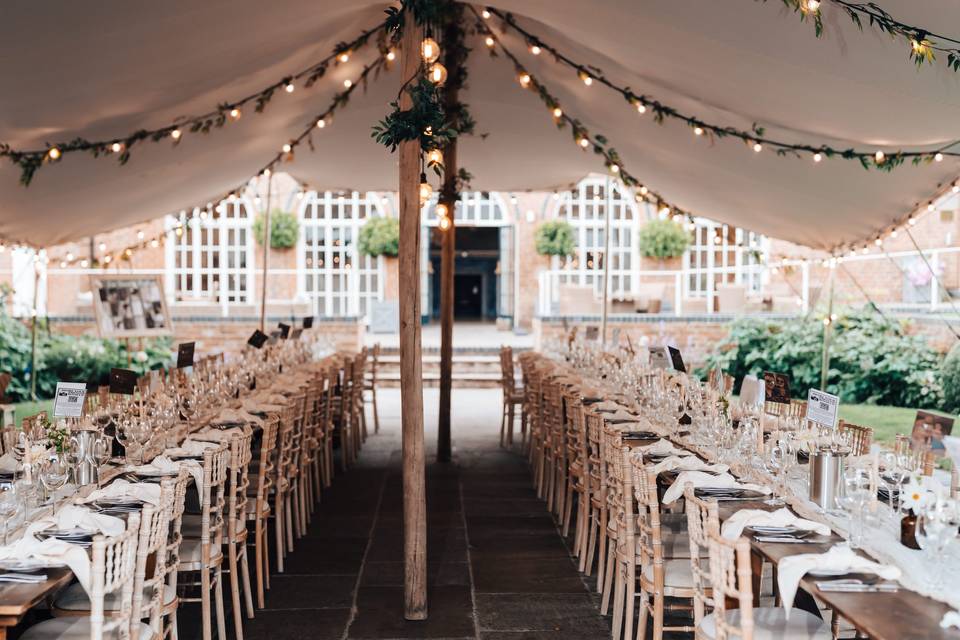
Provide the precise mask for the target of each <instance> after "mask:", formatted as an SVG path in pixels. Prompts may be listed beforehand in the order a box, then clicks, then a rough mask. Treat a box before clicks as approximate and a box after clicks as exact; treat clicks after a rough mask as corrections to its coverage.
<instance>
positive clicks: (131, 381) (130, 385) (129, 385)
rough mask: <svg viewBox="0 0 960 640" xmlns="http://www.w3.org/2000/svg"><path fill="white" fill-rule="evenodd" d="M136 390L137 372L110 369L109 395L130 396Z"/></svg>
mask: <svg viewBox="0 0 960 640" xmlns="http://www.w3.org/2000/svg"><path fill="white" fill-rule="evenodd" d="M136 388H137V372H136V371H131V370H130V369H110V393H121V394H123V395H125V396H132V395H133V392H134V390H135V389H136Z"/></svg>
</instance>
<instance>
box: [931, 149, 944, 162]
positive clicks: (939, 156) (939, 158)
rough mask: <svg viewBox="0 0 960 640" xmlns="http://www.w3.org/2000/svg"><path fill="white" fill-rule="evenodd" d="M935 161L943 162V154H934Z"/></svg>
mask: <svg viewBox="0 0 960 640" xmlns="http://www.w3.org/2000/svg"><path fill="white" fill-rule="evenodd" d="M933 159H934V160H935V161H937V162H943V154H942V153H940V152H939V151H937V153H935V154H934V156H933Z"/></svg>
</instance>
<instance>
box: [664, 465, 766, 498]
mask: <svg viewBox="0 0 960 640" xmlns="http://www.w3.org/2000/svg"><path fill="white" fill-rule="evenodd" d="M687 484H692V485H693V486H694V487H697V488H701V487H713V488H722V489H749V490H751V491H759V492H761V493H770V489H768V488H767V487H763V486H760V485H758V484H741V483H739V482H737V479H736V478H734V477H733V476H732V475H730V474H729V473H722V474H720V475H718V476H715V475H713V474H712V473H706V472H704V471H683V472H681V473H680V475H678V476H677V479H676V480H674V482H673V484H672V485H670V488H669V489H667V490H666V492H665V493H664V494H663V504H671V503H673V502H674V501H676V499H677V498H680V497H681V496H683V489H684V487H685V486H686V485H687Z"/></svg>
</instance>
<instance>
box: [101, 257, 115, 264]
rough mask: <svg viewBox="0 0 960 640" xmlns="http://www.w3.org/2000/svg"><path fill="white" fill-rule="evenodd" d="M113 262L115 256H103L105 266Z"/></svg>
mask: <svg viewBox="0 0 960 640" xmlns="http://www.w3.org/2000/svg"><path fill="white" fill-rule="evenodd" d="M111 260H113V256H103V264H110V261H111Z"/></svg>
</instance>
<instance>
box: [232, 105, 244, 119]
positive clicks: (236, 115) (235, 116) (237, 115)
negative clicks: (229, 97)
mask: <svg viewBox="0 0 960 640" xmlns="http://www.w3.org/2000/svg"><path fill="white" fill-rule="evenodd" d="M241 115H243V114H242V113H240V109H238V108H236V107H234V108H233V109H230V118H231V119H233V120H239V119H240V116H241Z"/></svg>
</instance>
